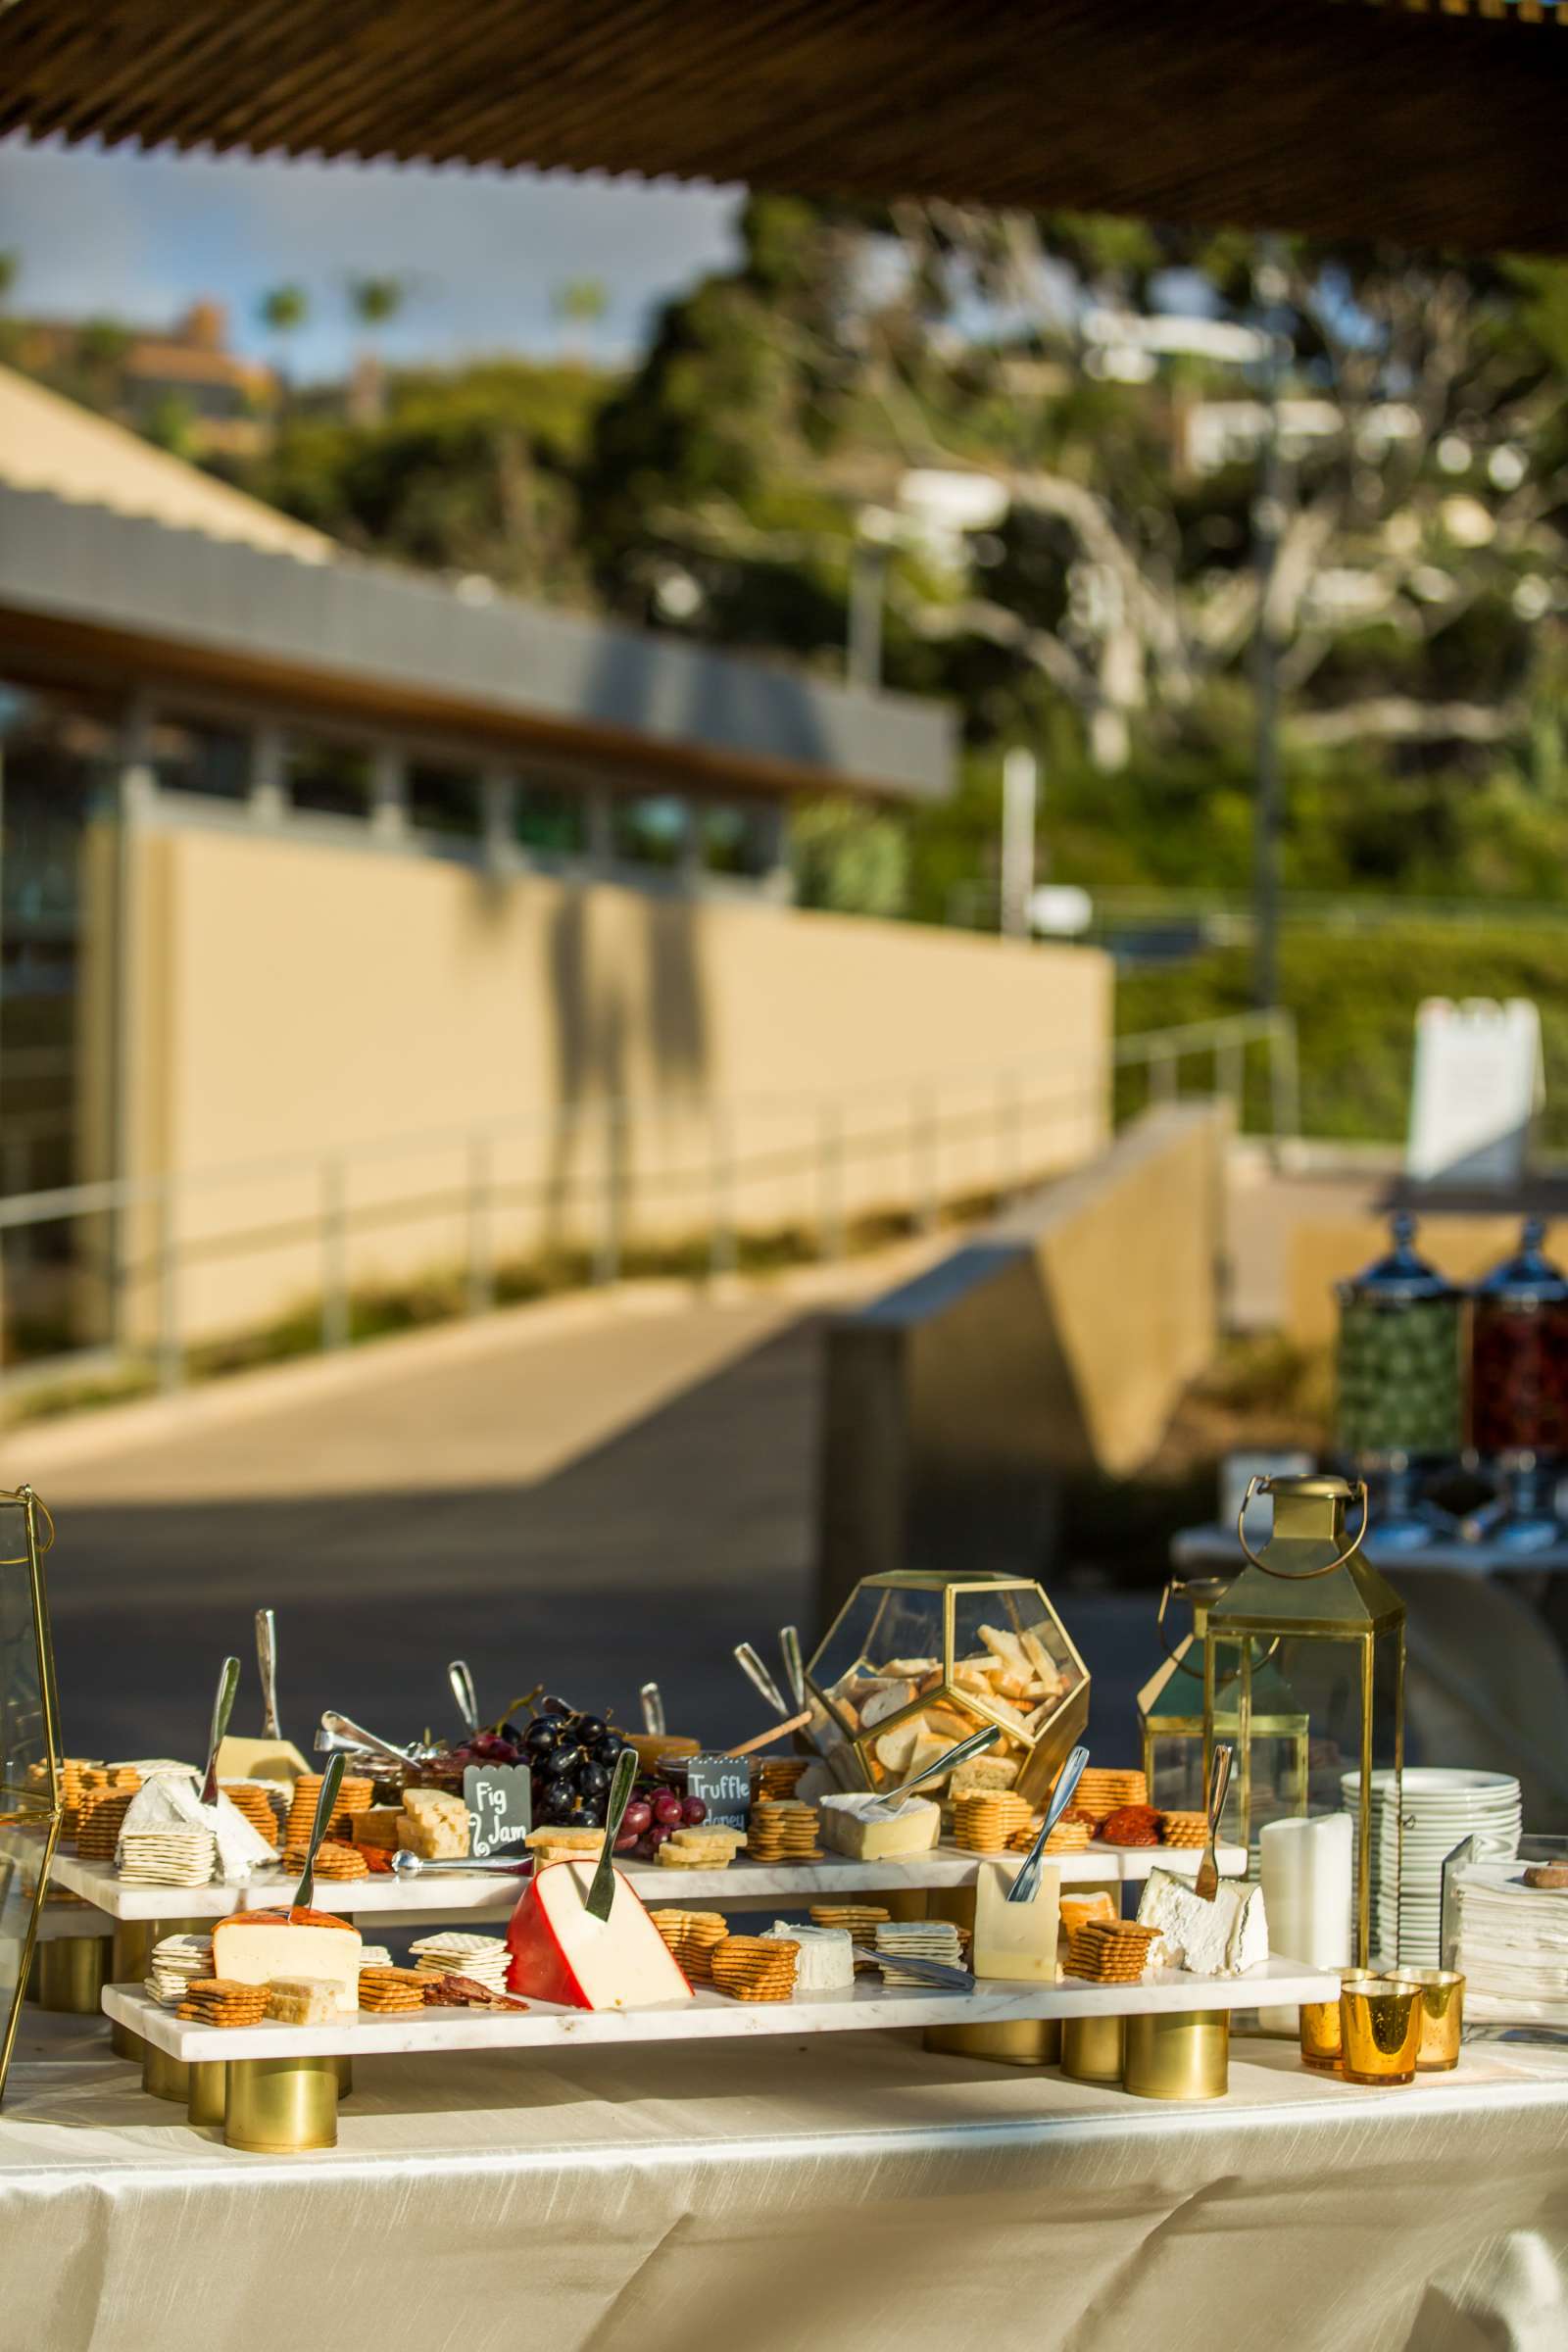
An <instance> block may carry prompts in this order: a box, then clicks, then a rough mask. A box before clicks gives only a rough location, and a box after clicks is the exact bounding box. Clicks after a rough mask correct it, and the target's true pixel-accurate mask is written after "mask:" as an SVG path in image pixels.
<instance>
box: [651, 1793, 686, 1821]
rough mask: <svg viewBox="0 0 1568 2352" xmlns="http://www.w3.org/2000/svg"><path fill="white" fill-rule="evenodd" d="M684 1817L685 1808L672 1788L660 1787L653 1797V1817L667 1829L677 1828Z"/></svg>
mask: <svg viewBox="0 0 1568 2352" xmlns="http://www.w3.org/2000/svg"><path fill="white" fill-rule="evenodd" d="M685 1817H686V1808H685V1806H684V1805H683V1804H682V1803H681V1800H680V1798H679V1797H678V1796H677V1795H676V1794H675V1791H674V1789H661V1790H660V1791H659V1794H658V1795H657V1796H656V1797H655V1799H654V1819H655V1821H656V1822H662V1823H663V1825H664V1827H665V1828H666V1829H669V1830H678V1829H679V1828H680V1825H681V1823H682V1821H683V1820H684V1819H685Z"/></svg>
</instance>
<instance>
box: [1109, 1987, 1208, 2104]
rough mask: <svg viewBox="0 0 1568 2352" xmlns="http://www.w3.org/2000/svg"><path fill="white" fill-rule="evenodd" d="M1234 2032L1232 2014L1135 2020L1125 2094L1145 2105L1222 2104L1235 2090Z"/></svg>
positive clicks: (1192, 2012)
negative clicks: (1212, 2101)
mask: <svg viewBox="0 0 1568 2352" xmlns="http://www.w3.org/2000/svg"><path fill="white" fill-rule="evenodd" d="M1230 2028H1231V2020H1230V2012H1229V2010H1226V2009H1168V2010H1166V2011H1165V2012H1164V2013H1163V2014H1162V2015H1160V2016H1155V2017H1130V2018H1129V2019H1128V2020H1127V2055H1126V2060H1125V2064H1124V2067H1123V2072H1122V2086H1123V2088H1124V2089H1126V2090H1130V2091H1131V2092H1132V2093H1133V2096H1134V2097H1135V2098H1140V2099H1222V2098H1223V2097H1224V2096H1225V2093H1226V2091H1227V2090H1228V2089H1229V2087H1230Z"/></svg>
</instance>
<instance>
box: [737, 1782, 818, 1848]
mask: <svg viewBox="0 0 1568 2352" xmlns="http://www.w3.org/2000/svg"><path fill="white" fill-rule="evenodd" d="M816 1832H817V1812H816V1807H815V1806H814V1805H801V1804H797V1803H796V1802H795V1801H794V1799H793V1798H783V1797H779V1798H773V1797H762V1798H760V1799H759V1801H758V1802H757V1803H756V1804H755V1805H754V1806H753V1807H752V1820H751V1827H750V1828H749V1829H748V1831H747V1833H746V1850H747V1852H748V1853H749V1854H750V1855H751V1857H752V1860H753V1861H754V1862H819V1861H820V1860H821V1858H822V1849H821V1847H820V1846H819V1845H818V1844H817V1842H816Z"/></svg>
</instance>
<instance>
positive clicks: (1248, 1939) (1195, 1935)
mask: <svg viewBox="0 0 1568 2352" xmlns="http://www.w3.org/2000/svg"><path fill="white" fill-rule="evenodd" d="M1138 1918H1139V1924H1140V1925H1141V1926H1143V1927H1146V1928H1157V1929H1158V1930H1159V1940H1158V1942H1157V1943H1153V1944H1151V1946H1150V1950H1149V1966H1150V1967H1151V1968H1181V1969H1185V1970H1186V1971H1187V1973H1188V1975H1189V1976H1194V1977H1239V1976H1242V1975H1243V1974H1244V1973H1245V1972H1246V1971H1247V1970H1248V1969H1250V1968H1256V1967H1258V1966H1259V1965H1260V1964H1261V1963H1262V1962H1263V1961H1265V1960H1266V1959H1267V1958H1268V1921H1267V1918H1266V1916H1265V1914H1264V1910H1263V1889H1262V1887H1249V1886H1247V1885H1246V1884H1245V1883H1244V1882H1242V1881H1241V1880H1237V1879H1221V1881H1220V1883H1219V1892H1218V1893H1217V1894H1216V1895H1215V1897H1214V1900H1213V1901H1212V1902H1211V1903H1205V1902H1203V1901H1201V1899H1200V1898H1199V1896H1198V1895H1196V1894H1195V1893H1194V1892H1193V1889H1192V1887H1190V1886H1188V1885H1187V1884H1186V1882H1185V1881H1183V1880H1181V1879H1174V1878H1172V1877H1171V1875H1170V1873H1169V1872H1168V1871H1164V1870H1152V1871H1151V1872H1150V1874H1149V1882H1148V1884H1147V1886H1146V1887H1145V1888H1144V1893H1143V1899H1142V1901H1141V1902H1140V1903H1139V1906H1138Z"/></svg>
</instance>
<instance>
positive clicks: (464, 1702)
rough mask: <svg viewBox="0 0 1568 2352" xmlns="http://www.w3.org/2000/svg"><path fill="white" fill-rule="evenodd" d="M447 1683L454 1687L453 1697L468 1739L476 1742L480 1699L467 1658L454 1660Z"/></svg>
mask: <svg viewBox="0 0 1568 2352" xmlns="http://www.w3.org/2000/svg"><path fill="white" fill-rule="evenodd" d="M447 1681H448V1682H449V1683H450V1684H451V1685H452V1695H453V1697H454V1698H455V1699H456V1700H457V1702H458V1713H459V1714H460V1715H461V1716H462V1717H463V1722H464V1727H465V1729H466V1732H467V1735H468V1738H469V1739H470V1740H476V1739H477V1738H478V1736H479V1697H478V1693H477V1691H475V1690H474V1687H473V1676H472V1675H471V1674H470V1673H469V1671H468V1664H467V1660H466V1658H454V1659H453V1661H452V1663H451V1665H450V1666H449V1667H448V1668H447Z"/></svg>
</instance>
